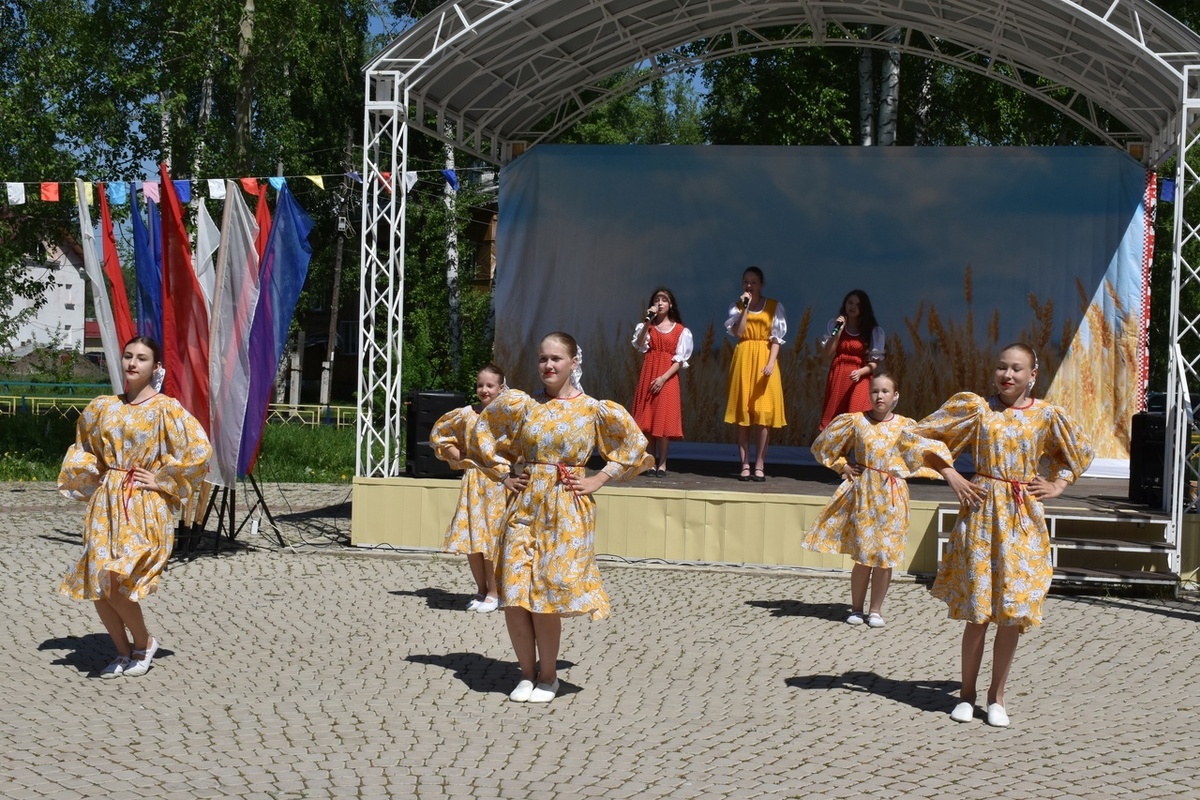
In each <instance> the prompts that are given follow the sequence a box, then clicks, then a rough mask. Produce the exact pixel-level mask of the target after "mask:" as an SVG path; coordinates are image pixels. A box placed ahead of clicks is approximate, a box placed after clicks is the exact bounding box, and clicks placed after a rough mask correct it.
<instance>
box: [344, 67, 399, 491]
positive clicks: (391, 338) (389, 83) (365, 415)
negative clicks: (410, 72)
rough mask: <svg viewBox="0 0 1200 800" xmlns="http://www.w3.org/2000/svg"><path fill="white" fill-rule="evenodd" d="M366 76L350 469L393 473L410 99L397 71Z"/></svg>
mask: <svg viewBox="0 0 1200 800" xmlns="http://www.w3.org/2000/svg"><path fill="white" fill-rule="evenodd" d="M366 81H367V86H366V97H367V102H366V110H365V114H364V120H363V169H362V180H363V184H362V233H361V252H362V270H361V278H360V284H359V314H358V316H359V331H358V341H359V359H360V369H359V377H358V452H357V455H356V458H355V473H356V474H357V475H359V476H361V477H394V476H397V475H399V474H400V473H401V472H402V471H403V469H404V460H403V436H404V398H403V397H402V396H401V383H400V374H401V367H402V360H403V353H404V242H405V211H406V206H407V193H406V191H405V185H404V173H405V171H406V170H407V169H408V107H409V104H408V90H407V86H406V85H404V84H402V82H401V80H400V78H399V76H398V75H397V74H396V73H394V72H371V71H368V72H367V75H366Z"/></svg>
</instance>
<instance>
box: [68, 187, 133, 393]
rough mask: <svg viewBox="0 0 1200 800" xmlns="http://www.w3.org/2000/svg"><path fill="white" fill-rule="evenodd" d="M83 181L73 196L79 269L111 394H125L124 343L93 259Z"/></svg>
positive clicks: (92, 236)
mask: <svg viewBox="0 0 1200 800" xmlns="http://www.w3.org/2000/svg"><path fill="white" fill-rule="evenodd" d="M82 184H83V181H80V180H76V181H75V188H76V193H75V196H76V198H78V203H79V233H80V241H82V242H83V270H84V272H86V273H87V276H88V280H89V281H90V282H91V284H92V303H93V305H94V306H95V310H96V324H97V325H98V326H99V328H100V343H101V344H102V345H103V346H104V360H105V361H107V362H108V379H109V381H110V382H111V383H112V387H113V393H114V394H121V393H122V392H124V391H125V373H124V372H122V370H121V353H122V350H123V348H124V347H125V343H124V342H120V343H118V342H117V328H116V325H114V324H113V315H112V307H111V306H109V304H108V285H107V284H106V283H105V280H104V270H102V269H101V268H100V259H98V258H96V232H95V229H94V228H93V227H92V214H91V211H89V210H88V204H87V197H86V195H84V193H83V192H82V191H80V190H82V188H83V186H82Z"/></svg>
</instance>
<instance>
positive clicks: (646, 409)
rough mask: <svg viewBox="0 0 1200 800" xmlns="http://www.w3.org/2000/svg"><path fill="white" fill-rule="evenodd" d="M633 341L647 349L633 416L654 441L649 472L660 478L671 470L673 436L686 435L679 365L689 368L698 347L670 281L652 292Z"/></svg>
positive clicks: (637, 347) (635, 346) (642, 350)
mask: <svg viewBox="0 0 1200 800" xmlns="http://www.w3.org/2000/svg"><path fill="white" fill-rule="evenodd" d="M633 346H634V349H636V350H637V351H638V352H639V353H644V354H645V355H646V358H645V360H644V361H643V362H642V373H641V376H640V377H639V378H638V385H637V392H636V393H635V394H634V397H633V418H634V420H635V421H636V422H637V424H638V427H639V428H641V429H642V433H644V434H646V437H647V438H649V439H651V440H653V442H654V461H655V464H656V466H657V470H653V469H652V470H650V471H649V472H647V473H646V474H647V475H657V476H658V477H660V478H661V477H662V476H664V475H666V474H667V452H668V450H669V449H670V446H671V440H672V439H682V438H683V408H682V406H681V403H680V399H679V370H680V369H687V365H688V359H689V358H691V357H692V347H693V344H692V332H691V331H689V330H688V329H687V328H685V327H683V318H682V317H681V316H680V315H679V306H678V304H677V303H676V302H675V295H674V294H672V293H671V290H670V289H668V288H667V287H665V286H660V287H659V288H657V289H655V290H654V293H653V294H651V295H650V308H648V309H647V310H646V321H645V322H642V323H639V324H638V326H637V328H636V329H634V331H633Z"/></svg>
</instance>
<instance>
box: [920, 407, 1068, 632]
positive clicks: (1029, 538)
mask: <svg viewBox="0 0 1200 800" xmlns="http://www.w3.org/2000/svg"><path fill="white" fill-rule="evenodd" d="M901 450H902V453H903V455H904V458H905V460H906V462H907V463H908V464H909V466H910V467H911V466H914V465H920V464H922V463H924V459H925V456H926V455H927V454H930V453H932V454H935V455H937V456H938V457H939V458H941V459H942V460H943V461H945V462H946V463H947V464H952V463H954V457H955V456H957V455H958V454H959V453H961V452H963V451H964V450H969V451H970V453H971V455H972V457H973V458H974V461H975V469H976V475H975V477H974V478H973V479H972V482H973V483H975V484H976V485H977V486H980V487H982V488H983V490H984V492H985V493H986V494H985V497H984V499H983V502H982V503H980V504H979V505H978V506H976V507H974V508H963V509H960V510H959V515H958V522H957V523H956V524H955V526H954V530H953V531H952V532H951V533H950V542H949V546H948V547H947V548H946V552H945V555H944V558H943V559H942V563H941V564H940V565H939V566H938V574H937V580H936V581H935V582H934V584H933V595H934V596H935V597H938V598H940V599H941V600H944V601H945V602H946V604H947V605H948V606H949V613H950V617H951V618H953V619H958V620H964V621H966V622H974V623H983V622H994V623H996V624H997V625H1019V626H1020V628H1021V630H1022V631H1026V630H1028V629H1029V628H1030V627H1033V626H1035V625H1039V624H1041V619H1042V603H1043V601H1044V600H1045V598H1046V592H1047V591H1048V590H1049V588H1050V579H1051V578H1052V577H1053V572H1054V570H1053V567H1052V566H1051V563H1050V533H1049V530H1048V529H1047V527H1046V518H1045V514H1044V512H1043V510H1042V504H1041V502H1040V501H1038V500H1037V498H1035V497H1034V496H1033V495H1032V494H1030V493H1029V492H1028V491H1027V490H1026V489H1025V487H1024V484H1025V483H1026V482H1028V481H1030V480H1032V479H1033V478H1034V476H1036V475H1040V476H1042V477H1043V478H1045V479H1047V480H1056V479H1058V478H1064V479H1066V480H1067V481H1068V482H1073V481H1075V479H1077V478H1078V477H1079V476H1080V475H1082V474H1083V473H1084V471H1085V470H1086V469H1087V468H1088V466H1089V465H1090V464H1091V463H1092V448H1091V445H1090V444H1089V442H1088V439H1087V437H1086V436H1085V435H1084V433H1083V431H1082V430H1080V428H1079V427H1078V426H1077V425H1075V424H1074V423H1073V422H1071V420H1069V419H1068V418H1067V416H1066V414H1065V413H1064V412H1063V410H1062V409H1061V408H1059V407H1057V406H1053V405H1050V404H1049V403H1046V402H1043V401H1041V400H1034V401H1032V405H1030V406H1029V407H1028V408H1009V407H1007V406H1005V405H1004V404H1003V403H1002V402H1001V401H1000V400H999V399H998V398H996V397H992V398H990V399H984V398H982V397H980V396H979V395H976V394H972V393H970V392H961V393H959V394H956V395H954V397H952V398H950V399H949V400H947V401H946V403H945V404H944V405H943V406H942V407H941V408H940V409H938V410H937V411H935V412H934V413H933V414H931V415H929V416H928V417H926V418H925V419H923V420H921V421H920V422H919V423H917V426H916V427H915V428H914V429H912V430H911V431H908V432H905V434H904V435H903V436H902V437H901Z"/></svg>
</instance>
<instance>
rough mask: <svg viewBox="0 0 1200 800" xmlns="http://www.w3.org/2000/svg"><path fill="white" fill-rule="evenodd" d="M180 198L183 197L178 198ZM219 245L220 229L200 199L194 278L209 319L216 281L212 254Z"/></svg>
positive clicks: (213, 254) (197, 215)
mask: <svg viewBox="0 0 1200 800" xmlns="http://www.w3.org/2000/svg"><path fill="white" fill-rule="evenodd" d="M179 199H180V200H182V199H183V198H182V197H181V198H179ZM220 245H221V229H220V228H218V227H217V223H215V222H213V218H212V217H211V216H209V214H208V207H207V206H206V205H205V204H204V201H203V200H201V201H200V210H199V211H197V212H196V259H195V261H193V262H192V263H193V265H194V266H195V267H196V280H198V281H199V282H200V291H202V292H204V304H205V307H206V308H207V309H208V316H209V319H210V320H211V319H212V304H213V292H214V287H215V286H216V282H217V271H216V268H215V266H214V264H213V256H215V255H216V252H217V248H218V247H220Z"/></svg>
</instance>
